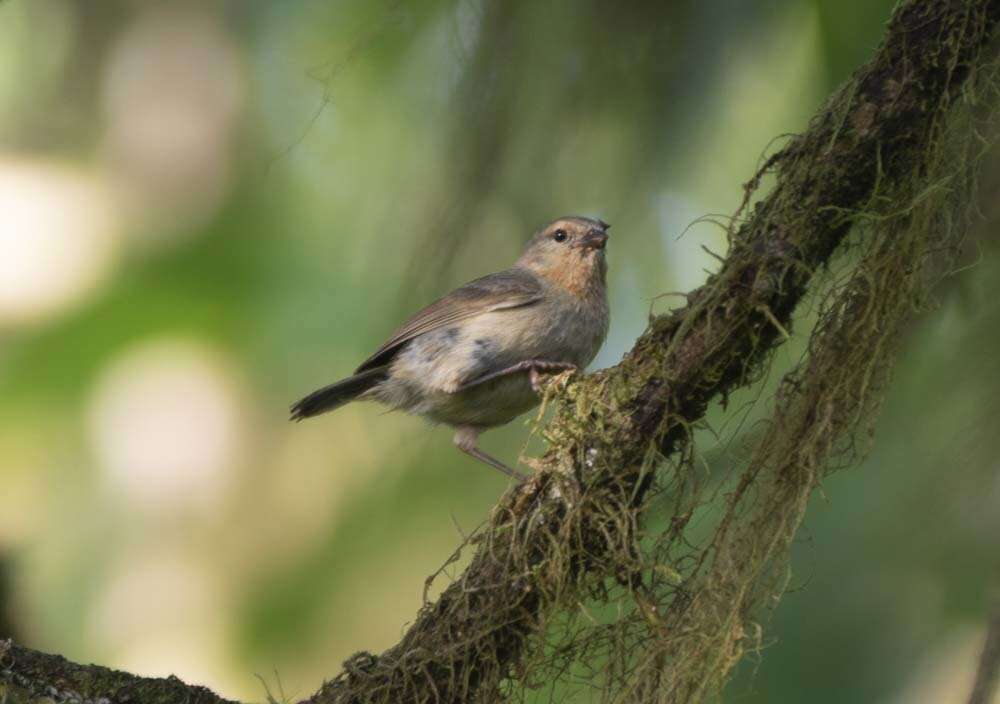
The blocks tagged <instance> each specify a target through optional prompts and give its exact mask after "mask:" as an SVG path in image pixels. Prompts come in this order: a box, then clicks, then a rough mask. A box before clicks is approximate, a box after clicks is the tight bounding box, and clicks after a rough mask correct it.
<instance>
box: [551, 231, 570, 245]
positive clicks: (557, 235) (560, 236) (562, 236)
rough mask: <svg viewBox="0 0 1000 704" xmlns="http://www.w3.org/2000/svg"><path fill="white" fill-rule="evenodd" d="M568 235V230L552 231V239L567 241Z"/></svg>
mask: <svg viewBox="0 0 1000 704" xmlns="http://www.w3.org/2000/svg"><path fill="white" fill-rule="evenodd" d="M566 237H567V235H566V230H556V231H555V232H553V233H552V239H554V240H555V241H556V242H565V241H566Z"/></svg>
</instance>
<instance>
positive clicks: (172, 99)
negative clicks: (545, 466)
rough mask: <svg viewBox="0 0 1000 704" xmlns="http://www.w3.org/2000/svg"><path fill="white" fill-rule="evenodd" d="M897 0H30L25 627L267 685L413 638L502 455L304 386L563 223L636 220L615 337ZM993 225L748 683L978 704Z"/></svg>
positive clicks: (19, 509) (614, 285) (914, 342)
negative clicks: (489, 464)
mask: <svg viewBox="0 0 1000 704" xmlns="http://www.w3.org/2000/svg"><path fill="white" fill-rule="evenodd" d="M892 4H893V3H892V2H891V1H890V0H769V1H764V0H753V1H745V2H734V1H733V0H674V1H672V2H634V3H606V2H600V1H599V0H554V1H553V2H544V3H539V2H532V1H531V0H448V1H445V0H441V1H437V0H381V1H377V2H371V1H370V0H282V1H281V2H264V1H263V0H231V1H229V2H223V1H221V0H197V1H194V0H192V1H190V2H169V3H164V2H153V1H143V0H5V1H3V2H0V637H5V636H13V637H15V638H16V639H18V640H19V641H21V642H23V643H25V644H27V645H30V646H32V647H35V648H39V649H43V650H48V651H54V652H59V653H62V654H64V655H66V656H67V657H69V658H71V659H74V660H79V661H85V662H91V661H97V662H100V663H103V664H107V665H111V666H114V667H119V668H124V669H129V670H133V671H136V672H139V673H148V674H155V675H166V674H168V673H175V674H177V675H179V676H181V677H182V678H184V679H186V680H189V681H195V682H200V683H205V684H208V685H210V686H212V687H213V688H214V689H216V690H217V691H220V692H221V693H223V694H225V695H228V696H231V697H241V698H244V699H249V700H254V701H261V700H263V699H264V698H265V685H266V687H269V688H270V689H271V690H272V692H273V693H274V694H275V696H278V697H279V698H280V693H281V692H284V694H285V696H287V697H290V698H294V697H296V696H305V695H307V694H308V693H310V692H311V691H312V690H314V689H315V688H316V687H317V686H318V685H319V684H320V682H321V680H322V678H323V677H324V676H331V675H333V674H334V673H335V672H336V671H337V670H338V669H339V663H340V662H341V661H342V660H343V659H344V658H346V657H347V656H349V655H350V654H352V653H353V652H355V651H357V650H361V649H365V650H372V651H378V650H381V649H383V648H385V647H387V646H389V645H391V644H392V643H394V642H395V641H396V640H397V639H398V637H399V636H400V635H401V633H402V631H403V629H404V628H405V624H406V622H407V621H408V620H409V619H411V618H412V617H413V615H414V614H415V612H416V610H417V608H418V606H419V605H420V603H421V597H422V590H423V586H424V579H425V577H426V576H427V575H429V574H431V573H432V572H434V571H435V570H436V569H437V568H438V567H439V566H440V565H441V564H442V563H443V562H444V561H445V560H446V559H447V557H448V556H449V554H450V553H451V552H452V550H453V549H454V548H455V546H456V545H457V544H458V542H459V541H460V539H461V537H462V535H463V534H464V533H468V532H469V531H471V530H473V529H474V528H475V527H476V526H477V525H478V524H479V523H480V522H481V521H482V520H483V518H484V517H485V516H486V515H487V512H488V511H489V509H490V507H491V506H492V504H493V502H494V500H495V499H496V498H497V496H498V495H499V494H500V493H501V492H502V491H504V489H505V487H506V483H505V480H504V479H503V478H502V477H501V476H500V475H499V474H498V473H496V472H491V471H489V470H488V469H485V468H484V467H481V466H477V465H475V464H474V463H472V462H470V461H469V460H467V459H466V458H465V457H464V456H462V455H460V454H459V453H457V452H456V451H455V450H454V449H453V448H452V447H451V442H450V433H449V432H448V431H447V430H446V429H441V428H438V429H434V428H431V427H429V426H428V425H426V424H425V423H423V422H422V421H420V420H418V419H413V418H408V417H403V416H398V415H386V414H384V413H383V412H382V411H381V410H380V409H378V408H376V407H372V406H364V405H358V406H349V407H347V408H344V409H343V410H341V411H338V412H337V413H336V414H334V415H331V416H327V417H324V418H322V419H320V420H314V421H310V422H308V423H304V424H300V425H293V424H290V423H288V422H287V420H286V419H287V407H288V404H289V403H290V402H292V401H294V400H295V399H296V398H298V397H299V396H301V395H303V394H305V393H307V392H308V391H311V390H312V389H313V388H315V387H317V386H319V385H322V384H324V383H327V382H330V381H332V380H334V379H336V378H339V377H340V376H342V375H344V374H347V373H348V372H350V370H352V369H353V367H354V366H355V365H356V364H357V362H358V361H359V360H361V359H363V358H364V357H365V356H366V355H367V353H368V352H369V351H370V350H371V349H372V348H373V347H375V346H376V345H377V344H379V343H380V342H381V341H382V339H383V338H384V336H385V335H386V334H387V333H388V332H389V331H390V330H391V329H392V328H393V327H394V326H395V324H396V323H398V322H399V321H400V320H401V318H402V317H404V316H405V315H407V314H409V313H411V312H413V311H414V310H415V309H416V308H418V307H419V306H420V305H421V304H423V303H426V302H429V301H430V300H431V299H432V298H433V297H434V296H436V295H439V294H441V293H444V292H445V291H446V290H448V289H449V288H450V287H452V286H454V285H456V284H459V283H462V282H463V281H466V280H468V279H471V278H474V277H476V276H479V275H482V274H484V273H487V272H489V271H492V270H495V269H497V268H500V267H502V266H506V265H507V264H508V263H509V262H511V261H512V260H513V259H514V258H515V256H516V255H517V252H518V250H519V248H520V246H521V244H522V243H523V242H524V241H525V240H526V239H527V237H528V236H529V235H530V233H531V232H532V230H533V229H534V228H535V227H537V226H538V225H540V224H542V223H543V222H545V221H546V220H548V219H551V218H553V217H555V216H558V215H562V214H566V213H581V214H588V215H593V216H599V217H602V218H604V219H605V220H608V221H609V222H611V223H612V224H613V230H612V241H611V245H610V251H609V257H610V266H611V278H610V281H611V296H612V305H613V317H612V327H611V334H610V337H609V340H608V342H607V344H606V346H605V348H604V350H603V351H602V353H601V356H600V357H599V359H598V360H597V362H596V364H595V366H606V365H610V364H614V363H615V362H617V361H618V359H619V358H620V357H621V355H622V353H623V352H624V351H625V350H627V349H628V348H629V346H630V345H631V342H632V340H634V338H635V337H636V336H637V335H638V334H639V333H640V332H641V331H642V329H643V327H644V323H645V320H646V318H647V316H648V314H649V312H650V311H651V310H653V311H658V310H665V309H666V308H668V307H669V306H670V305H671V303H672V301H671V299H670V298H669V297H660V296H661V294H665V293H668V292H672V291H682V290H685V289H688V288H691V287H693V286H695V285H697V284H698V283H699V282H700V281H701V280H703V278H704V277H705V271H706V270H708V269H711V268H712V267H713V266H714V265H715V260H714V259H713V257H712V255H711V254H710V253H708V252H706V248H707V249H708V250H711V251H714V252H718V253H722V252H724V247H725V236H724V232H723V230H722V228H720V226H719V225H718V224H717V222H718V218H709V219H707V220H702V221H699V222H697V223H695V221H696V220H697V219H698V218H699V217H700V216H704V215H711V214H720V213H722V214H725V213H732V212H733V211H734V210H735V208H736V206H737V205H738V203H739V200H740V197H741V194H742V186H741V184H742V183H743V182H744V181H746V180H747V179H748V178H749V177H750V176H751V175H752V173H753V172H754V170H755V168H756V166H757V164H758V163H759V161H760V159H761V157H762V155H766V154H767V153H769V152H770V151H773V150H774V149H775V148H777V146H778V145H780V144H781V143H782V141H781V140H782V135H787V134H788V133H791V132H794V131H797V130H801V129H802V128H803V127H804V126H805V124H806V122H807V120H808V117H809V116H810V115H811V114H812V112H813V111H814V110H815V109H816V107H817V106H818V105H819V104H820V102H821V101H822V100H823V99H824V98H825V96H827V95H828V94H829V93H830V92H831V91H832V90H833V89H834V88H835V87H836V85H837V84H838V83H839V82H841V81H842V80H843V79H844V78H845V77H847V76H848V75H849V73H850V72H851V71H852V70H853V69H854V68H855V67H856V66H858V65H859V64H860V63H861V62H863V61H864V60H865V59H866V58H867V57H868V56H869V55H870V53H871V52H872V50H873V49H874V47H875V46H876V44H877V42H878V39H879V37H880V35H881V32H882V28H883V25H884V22H885V20H886V19H887V17H888V16H889V12H890V10H891V6H892ZM692 223H695V224H693V225H692ZM689 226H690V227H689ZM995 230H996V228H995V227H994V226H993V224H992V223H989V222H988V223H985V224H984V225H983V227H982V228H981V231H978V232H977V233H976V234H975V242H974V243H973V246H974V249H975V250H976V252H978V255H977V256H974V257H972V260H971V263H972V264H973V265H972V266H971V267H970V268H968V269H967V270H965V271H963V272H962V273H961V274H960V275H959V276H955V277H950V278H948V279H947V280H946V281H945V282H944V283H943V285H942V286H941V287H940V288H939V289H938V300H937V303H936V305H935V306H934V309H933V310H932V311H930V312H928V313H926V314H924V315H923V316H921V317H920V318H919V320H918V321H917V323H916V324H915V325H914V327H913V329H912V331H911V332H910V334H909V335H908V337H907V340H906V342H905V345H904V349H903V355H902V363H901V365H900V367H899V370H898V373H897V375H896V379H895V383H894V386H893V389H892V392H891V393H890V395H889V397H888V399H887V401H886V406H885V413H884V416H883V418H882V420H881V423H880V426H879V430H878V433H877V435H876V439H875V440H876V442H875V446H874V451H873V453H872V454H871V455H870V457H869V459H868V460H866V461H865V462H864V464H863V465H862V466H860V467H858V468H855V469H851V470H849V471H845V472H841V473H838V474H836V475H833V476H832V477H831V479H830V480H829V481H828V482H827V483H826V485H825V487H824V492H823V495H822V496H821V497H819V498H818V499H817V500H816V501H815V502H814V505H813V507H812V508H811V510H810V513H809V515H808V517H807V519H806V524H805V526H804V529H803V531H802V534H801V535H802V538H801V540H800V541H799V542H798V544H797V545H796V546H795V555H794V562H793V565H794V569H795V572H794V579H793V590H792V592H791V593H790V594H789V595H788V596H787V597H786V598H785V600H784V602H783V603H782V605H781V607H780V608H779V609H778V610H777V612H776V613H775V615H774V616H773V619H772V620H771V622H770V624H769V630H768V638H767V647H766V649H765V650H764V651H763V652H762V653H761V655H760V657H759V658H753V659H751V661H750V662H748V663H747V665H746V666H745V667H743V668H742V669H741V672H740V674H739V676H738V678H737V680H736V681H735V683H734V684H733V685H732V687H731V688H730V690H729V692H728V693H727V697H726V698H727V700H728V701H733V702H791V701H810V702H817V703H821V702H846V701H850V702H908V703H909V702H934V703H942V702H960V701H963V700H964V697H965V696H966V693H967V689H968V688H969V686H970V683H971V677H972V673H973V669H974V665H975V658H976V655H977V652H978V648H979V647H980V642H981V640H982V638H983V633H984V627H985V626H984V624H985V619H986V613H987V593H988V589H989V584H990V581H991V574H992V573H993V572H995V570H996V565H997V564H998V562H1000V433H998V432H997V430H998V421H1000V394H998V392H1000V263H998V261H997V256H996V254H997V253H996V251H995V249H994V245H993V242H992V241H991V239H992V236H993V235H995V234H996V232H995ZM805 330H807V327H805V326H801V330H800V331H799V335H798V336H797V340H796V342H795V344H794V345H792V346H791V347H789V348H788V349H787V350H783V351H782V352H781V353H779V355H778V360H777V361H778V364H779V366H780V365H787V364H788V363H790V362H791V361H793V360H794V359H795V358H796V355H797V352H796V349H798V350H801V346H802V343H803V340H802V334H803V331H805ZM796 345H797V346H798V347H796ZM759 404H760V405H761V411H760V412H761V413H763V412H766V407H767V394H766V393H765V394H762V396H761V401H760V402H759ZM712 422H713V423H715V424H716V425H717V427H718V428H720V429H721V432H722V434H723V435H725V434H726V433H728V434H729V436H733V435H734V434H735V433H736V430H737V429H735V428H733V427H732V426H733V425H738V424H730V425H726V424H725V423H724V422H723V416H722V415H721V414H720V412H719V411H718V410H713V415H712ZM530 436H531V433H530V427H529V425H528V424H527V423H522V422H515V423H513V424H512V425H511V426H510V427H508V428H505V429H503V430H499V431H495V432H493V433H491V434H489V435H487V436H486V438H485V447H486V448H487V449H488V450H489V451H492V452H495V453H496V454H498V455H499V456H501V457H506V458H508V459H512V458H513V457H514V456H516V455H517V454H518V453H519V452H521V451H523V450H525V449H526V448H527V450H528V451H529V452H531V451H537V450H538V449H539V448H540V447H541V445H540V443H539V442H538V441H537V440H535V439H531V438H530ZM705 449H706V451H707V452H708V453H709V455H711V452H712V448H711V447H710V446H708V447H706V448H705ZM452 571H453V570H452Z"/></svg>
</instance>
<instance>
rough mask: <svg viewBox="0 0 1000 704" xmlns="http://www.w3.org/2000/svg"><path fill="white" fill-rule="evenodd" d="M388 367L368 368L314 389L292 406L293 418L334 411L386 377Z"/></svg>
mask: <svg viewBox="0 0 1000 704" xmlns="http://www.w3.org/2000/svg"><path fill="white" fill-rule="evenodd" d="M385 377H386V368H385V367H375V368H374V369H366V370H365V371H363V372H361V373H360V374H355V375H354V376H349V377H347V378H346V379H341V380H340V381H338V382H337V383H335V384H330V385H329V386H324V387H323V388H322V389H320V390H318V391H313V392H312V393H311V394H309V395H308V396H306V397H305V398H304V399H302V400H301V401H298V402H297V403H295V404H294V405H293V406H292V420H302V419H303V418H310V417H312V416H318V415H319V414H320V413H326V412H327V411H332V410H333V409H335V408H339V407H341V406H343V405H344V404H345V403H347V402H349V401H353V400H354V399H356V398H357V397H358V396H360V395H361V394H363V393H364V392H365V391H368V389H370V388H372V387H373V386H375V385H376V384H377V383H379V382H380V381H382V380H383V379H385Z"/></svg>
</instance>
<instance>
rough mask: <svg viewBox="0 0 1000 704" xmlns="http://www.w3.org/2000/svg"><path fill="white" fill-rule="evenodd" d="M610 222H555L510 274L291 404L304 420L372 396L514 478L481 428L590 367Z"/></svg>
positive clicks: (603, 301) (430, 315) (456, 296)
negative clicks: (551, 380)
mask: <svg viewBox="0 0 1000 704" xmlns="http://www.w3.org/2000/svg"><path fill="white" fill-rule="evenodd" d="M606 230H607V225H606V224H605V223H603V222H601V221H597V220H590V219H588V218H578V217H573V218H561V219H559V220H556V221H554V222H553V223H550V224H549V225H548V226H546V227H545V228H543V229H542V230H540V231H539V232H538V233H537V234H536V235H535V237H534V238H533V239H532V241H531V242H530V243H529V245H528V247H527V248H526V250H525V253H524V254H523V255H522V257H521V258H520V259H518V261H517V263H516V264H515V265H514V266H513V267H511V268H510V269H506V270H504V271H501V272H498V273H495V274H490V275H488V276H484V277H482V278H480V279H476V280H475V281H472V282H470V283H468V284H466V285H464V286H462V287H461V288H458V289H456V290H455V291H453V292H452V293H450V294H448V295H447V296H445V297H443V298H441V299H439V300H437V301H435V302H434V303H432V304H431V305H429V306H427V307H426V308H424V309H423V310H421V311H419V312H418V313H417V314H415V315H414V316H413V317H411V318H410V319H409V320H408V321H407V322H406V323H404V324H403V325H402V326H401V327H400V328H399V329H398V330H397V331H396V332H395V333H393V334H392V335H391V336H390V338H389V340H388V341H386V343H385V344H383V345H382V346H381V347H380V348H379V349H378V350H376V351H375V352H374V353H373V354H372V355H371V356H370V357H369V358H368V359H366V360H365V361H364V362H362V363H361V365H360V366H359V367H358V368H357V370H356V371H355V374H354V375H353V376H351V377H348V378H347V379H344V380H342V381H339V382H337V383H335V384H332V385H330V386H327V387H324V388H323V389H320V390H319V391H316V392H314V393H312V394H310V395H309V396H306V397H305V398H304V399H302V400H301V401H299V402H298V403H296V404H295V405H294V406H293V407H292V418H293V419H295V420H301V419H302V418H307V417H310V416H314V415H318V414H320V413H324V412H326V411H329V410H333V409H334V408H337V407H339V406H341V405H343V404H344V403H346V402H348V401H350V400H354V399H360V400H374V401H378V402H380V403H382V404H384V405H386V406H389V407H390V408H393V409H399V410H403V411H406V412H408V413H413V414H416V415H421V416H424V417H426V418H428V419H430V420H431V421H434V422H439V423H445V424H447V425H450V426H453V427H455V428H456V429H457V430H458V433H456V438H455V442H456V444H457V445H458V446H459V447H460V448H461V449H462V450H463V451H465V452H468V453H469V454H471V455H473V456H475V457H477V458H478V459H481V460H483V461H484V462H487V463H488V464H491V465H492V466H494V467H497V468H498V469H501V470H502V471H505V472H507V473H509V474H515V473H514V472H513V470H510V468H508V467H506V465H503V464H502V463H500V462H499V461H497V460H494V459H493V458H491V457H489V456H488V455H485V454H484V453H482V452H481V451H480V450H478V449H477V448H476V447H475V438H476V435H478V433H479V432H481V431H482V430H484V429H487V428H491V427H495V426H498V425H503V424H505V423H508V422H510V421H511V420H513V419H514V418H515V417H517V416H518V415H520V414H522V413H524V412H525V411H527V410H529V409H531V408H532V407H533V406H535V405H537V403H538V402H539V395H538V393H537V391H536V388H535V387H536V384H535V380H536V375H537V374H538V373H540V372H548V371H558V370H560V369H569V368H575V369H582V368H584V367H585V366H586V365H587V364H589V363H590V362H591V361H592V360H593V358H594V356H595V355H596V354H597V351H598V349H599V348H600V346H601V344H602V343H603V341H604V338H605V336H606V335H607V330H608V304H607V298H606V293H605V286H604V272H605V263H604V255H603V248H604V242H605V241H606V240H607V234H606Z"/></svg>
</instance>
